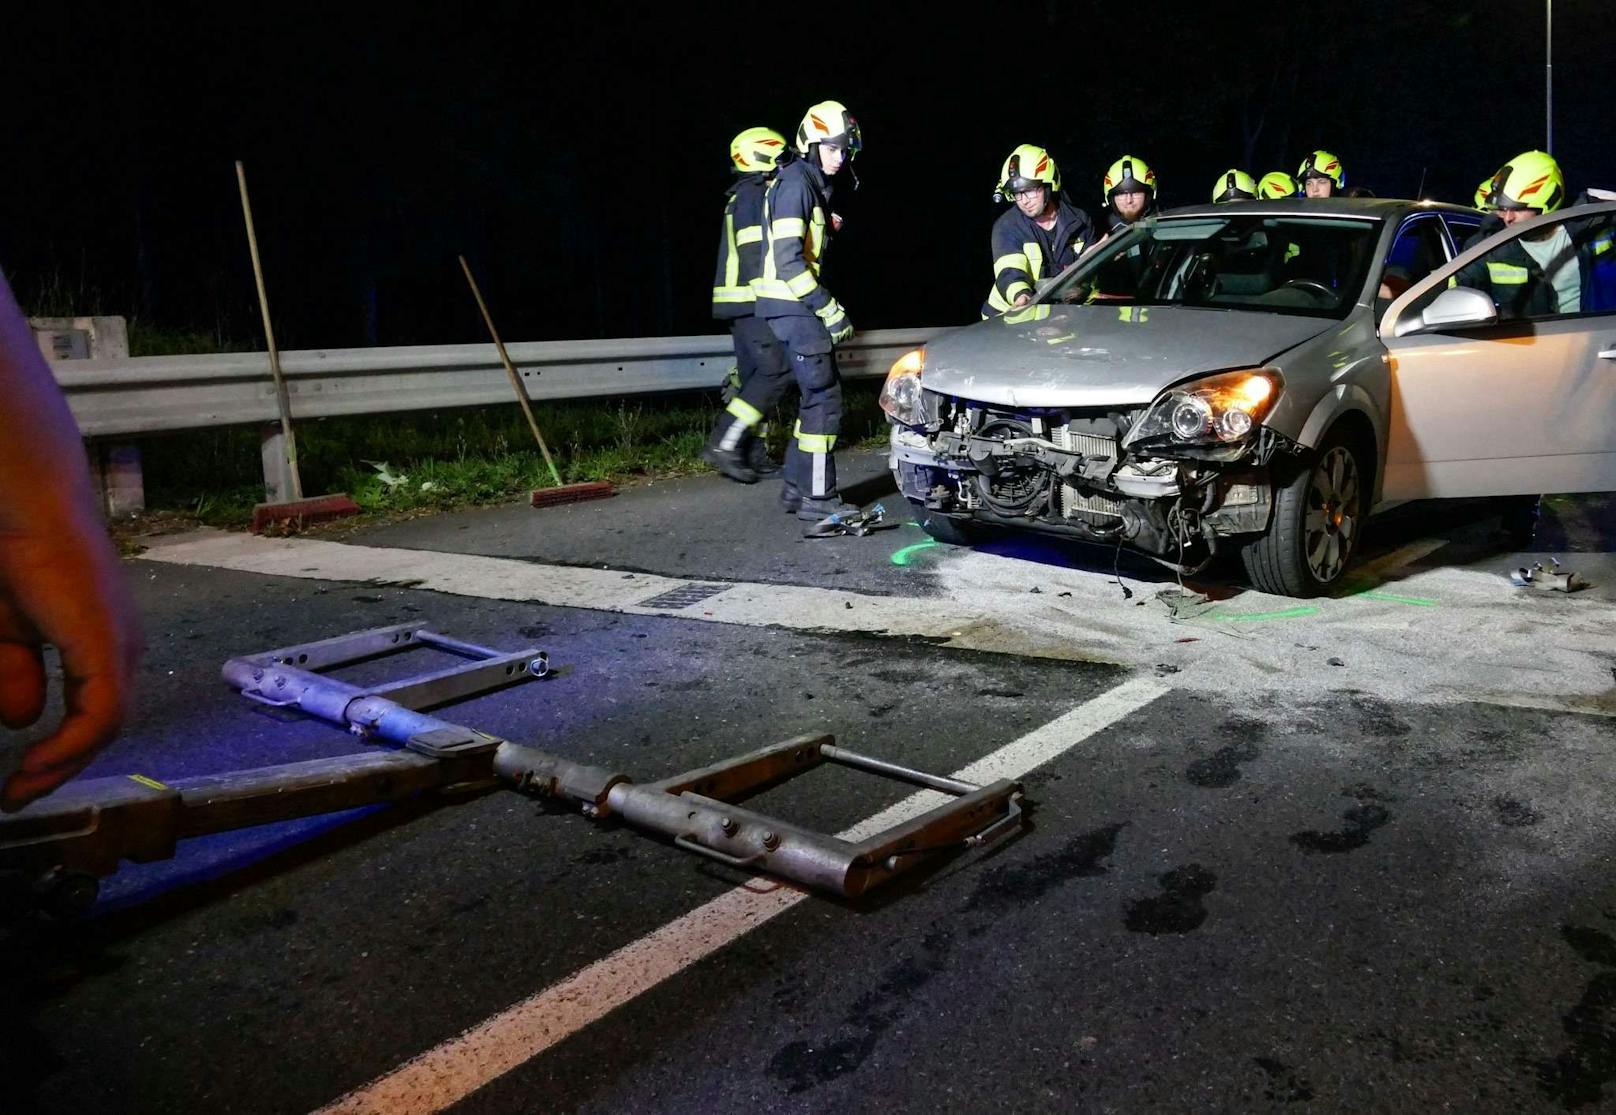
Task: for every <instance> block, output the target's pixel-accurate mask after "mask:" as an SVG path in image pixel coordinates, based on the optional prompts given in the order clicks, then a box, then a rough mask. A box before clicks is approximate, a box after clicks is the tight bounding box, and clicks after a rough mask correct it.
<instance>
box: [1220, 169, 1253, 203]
mask: <svg viewBox="0 0 1616 1115" xmlns="http://www.w3.org/2000/svg"><path fill="white" fill-rule="evenodd" d="M1256 196H1257V182H1256V180H1255V179H1254V178H1252V177H1251V175H1249V174H1247V173H1246V172H1245V171H1243V170H1236V169H1235V168H1234V167H1230V168H1229V169H1228V170H1226V171H1224V172H1223V173H1222V174H1220V175H1218V180H1217V181H1216V182H1214V183H1212V202H1213V204H1214V205H1216V204H1218V203H1220V202H1225V201H1252V200H1254V199H1255V198H1256Z"/></svg>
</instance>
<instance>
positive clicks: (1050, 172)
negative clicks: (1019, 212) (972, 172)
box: [993, 143, 1060, 201]
mask: <svg viewBox="0 0 1616 1115" xmlns="http://www.w3.org/2000/svg"><path fill="white" fill-rule="evenodd" d="M1040 182H1042V183H1043V184H1044V185H1046V186H1048V187H1049V192H1050V193H1057V192H1059V190H1060V170H1059V169H1058V168H1057V167H1056V166H1055V160H1054V159H1052V158H1051V157H1050V155H1049V152H1048V151H1045V150H1044V149H1043V148H1042V147H1037V146H1034V145H1033V144H1031V143H1023V144H1022V145H1021V146H1020V147H1017V148H1016V149H1015V150H1014V151H1012V152H1010V157H1009V158H1008V159H1006V160H1005V161H1004V166H1003V168H1001V169H1000V171H999V182H998V185H997V186H996V187H995V190H994V194H993V197H994V200H995V201H1009V200H1010V199H1011V198H1012V197H1014V196H1015V193H1016V191H1017V190H1026V189H1030V188H1031V187H1033V186H1036V185H1038V183H1040Z"/></svg>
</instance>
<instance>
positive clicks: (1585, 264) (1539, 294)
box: [1449, 151, 1616, 549]
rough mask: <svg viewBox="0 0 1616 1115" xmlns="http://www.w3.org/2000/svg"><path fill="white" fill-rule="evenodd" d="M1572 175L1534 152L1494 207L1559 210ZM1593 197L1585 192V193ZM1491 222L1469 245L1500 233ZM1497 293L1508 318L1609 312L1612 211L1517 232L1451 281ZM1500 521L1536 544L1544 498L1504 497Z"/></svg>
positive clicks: (1492, 190)
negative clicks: (1568, 176) (1607, 214)
mask: <svg viewBox="0 0 1616 1115" xmlns="http://www.w3.org/2000/svg"><path fill="white" fill-rule="evenodd" d="M1565 198H1566V188H1565V175H1564V174H1563V173H1562V172H1561V170H1560V164H1559V163H1557V162H1556V161H1555V160H1554V157H1553V156H1552V155H1550V154H1548V153H1547V152H1545V151H1526V152H1523V153H1522V154H1520V155H1517V156H1516V157H1515V158H1513V159H1511V160H1510V161H1509V162H1508V163H1506V164H1504V166H1502V167H1500V168H1499V170H1498V173H1497V174H1495V175H1493V177H1492V180H1491V182H1490V185H1489V189H1488V193H1487V198H1486V207H1487V209H1488V210H1489V211H1491V213H1492V214H1494V215H1496V216H1497V218H1498V219H1499V220H1501V221H1502V222H1503V223H1504V224H1505V225H1513V224H1517V223H1519V222H1521V221H1527V220H1531V219H1532V218H1534V217H1538V216H1542V215H1543V214H1545V213H1552V212H1554V211H1555V210H1556V209H1558V208H1560V207H1561V206H1562V205H1563V204H1565ZM1589 200H1592V197H1591V195H1589V194H1584V195H1583V196H1581V197H1579V198H1578V199H1577V202H1578V203H1579V204H1580V203H1583V202H1587V201H1589ZM1495 231H1496V229H1495V228H1489V227H1487V226H1486V225H1483V227H1482V228H1480V229H1478V230H1477V231H1476V233H1475V234H1474V235H1473V236H1471V237H1470V239H1469V240H1467V241H1466V242H1465V247H1467V248H1468V247H1470V246H1472V245H1474V244H1476V243H1478V242H1479V241H1480V240H1481V239H1483V238H1484V237H1486V236H1489V235H1492V233H1493V232H1495ZM1449 285H1450V286H1467V287H1474V288H1475V289H1477V290H1480V291H1482V292H1484V293H1486V294H1487V295H1488V296H1489V297H1491V298H1492V300H1493V303H1494V305H1496V306H1497V307H1498V316H1499V317H1500V318H1505V319H1508V318H1521V317H1527V318H1535V317H1544V316H1551V315H1554V314H1576V313H1602V312H1605V311H1608V310H1611V309H1616V231H1613V228H1612V221H1611V219H1610V218H1609V217H1608V216H1603V217H1593V218H1587V219H1583V220H1571V221H1561V222H1559V223H1558V224H1555V225H1554V226H1552V227H1551V228H1545V229H1543V230H1542V231H1540V232H1536V233H1527V234H1523V235H1521V236H1518V237H1516V238H1515V239H1514V240H1511V241H1509V242H1507V243H1505V244H1502V245H1500V246H1499V247H1496V248H1494V249H1493V250H1492V251H1490V252H1488V253H1487V254H1485V255H1483V256H1482V257H1481V258H1479V259H1476V260H1472V261H1471V262H1470V263H1469V264H1467V265H1466V266H1465V267H1464V268H1463V269H1461V270H1460V272H1459V273H1458V274H1457V275H1456V276H1454V278H1453V279H1452V280H1450V281H1449ZM1499 502H1500V505H1501V507H1500V510H1501V511H1502V516H1501V522H1500V526H1501V527H1502V529H1503V531H1504V533H1505V534H1506V535H1508V536H1509V539H1510V541H1511V543H1512V544H1514V545H1515V546H1516V547H1517V548H1520V549H1524V548H1526V547H1527V546H1529V545H1531V542H1532V534H1533V531H1534V530H1535V529H1536V527H1537V520H1538V517H1539V515H1540V514H1541V498H1540V497H1538V496H1512V497H1509V498H1508V499H1505V500H1501V501H1499Z"/></svg>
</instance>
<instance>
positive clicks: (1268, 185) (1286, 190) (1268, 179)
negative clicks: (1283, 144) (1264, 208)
mask: <svg viewBox="0 0 1616 1115" xmlns="http://www.w3.org/2000/svg"><path fill="white" fill-rule="evenodd" d="M1257 196H1258V197H1259V198H1261V199H1262V200H1263V201H1277V200H1279V199H1280V198H1282V197H1295V196H1296V179H1294V178H1292V177H1291V176H1290V175H1288V174H1286V173H1285V172H1284V171H1283V170H1271V171H1269V172H1268V173H1267V174H1265V175H1263V176H1262V177H1261V178H1260V179H1258V180H1257Z"/></svg>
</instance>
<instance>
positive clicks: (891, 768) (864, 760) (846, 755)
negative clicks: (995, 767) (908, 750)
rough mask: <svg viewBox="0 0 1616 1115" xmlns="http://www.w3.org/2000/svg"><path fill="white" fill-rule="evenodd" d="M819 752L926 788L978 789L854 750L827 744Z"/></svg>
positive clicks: (957, 791)
mask: <svg viewBox="0 0 1616 1115" xmlns="http://www.w3.org/2000/svg"><path fill="white" fill-rule="evenodd" d="M819 753H820V754H821V755H823V756H824V757H825V758H827V759H829V760H830V761H831V762H833V763H840V764H842V765H843V766H849V767H857V768H858V769H859V770H867V771H870V772H871V773H872V774H880V775H885V776H886V777H887V778H892V779H896V780H897V781H899V782H909V783H912V784H913V785H916V786H925V787H926V788H927V789H931V790H938V791H940V792H942V793H945V794H969V793H971V792H972V791H974V790H977V789H979V787H977V786H973V785H972V784H971V783H969V782H961V781H960V780H959V779H957V778H944V777H943V776H942V775H940V774H927V773H926V772H925V771H923V770H911V769H910V768H909V767H901V766H899V765H898V764H897V763H889V762H887V761H886V760H884V759H873V758H871V757H870V756H868V755H860V754H859V753H858V752H856V751H848V750H845V749H843V748H840V747H833V746H831V745H829V744H826V745H825V746H823V747H821V748H820V749H819Z"/></svg>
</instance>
